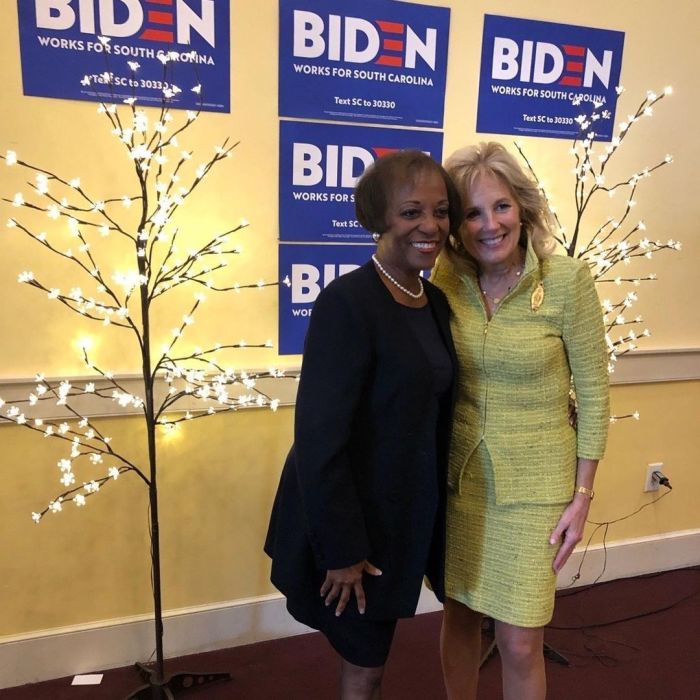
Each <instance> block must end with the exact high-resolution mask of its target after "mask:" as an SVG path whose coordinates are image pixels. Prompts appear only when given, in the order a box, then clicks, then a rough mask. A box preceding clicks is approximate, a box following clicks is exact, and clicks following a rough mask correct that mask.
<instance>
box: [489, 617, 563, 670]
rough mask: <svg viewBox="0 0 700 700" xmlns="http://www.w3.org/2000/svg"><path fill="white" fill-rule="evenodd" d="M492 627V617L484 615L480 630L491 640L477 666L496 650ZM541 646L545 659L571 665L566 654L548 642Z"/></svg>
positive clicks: (494, 633) (494, 634)
mask: <svg viewBox="0 0 700 700" xmlns="http://www.w3.org/2000/svg"><path fill="white" fill-rule="evenodd" d="M494 627H495V624H494V621H493V619H492V618H490V617H485V618H484V620H483V623H482V631H484V632H486V634H487V635H488V636H489V637H490V639H491V641H490V642H489V645H488V647H486V651H485V652H484V653H483V654H482V655H481V661H479V668H481V667H482V666H483V665H484V664H485V663H486V662H487V661H488V660H489V659H490V658H491V657H492V656H493V655H494V654H495V653H496V651H497V650H498V647H497V646H496V632H495V629H494ZM543 647H544V648H543V653H544V657H545V659H549V660H550V661H556V662H557V663H558V664H561V665H562V666H570V665H571V663H570V661H569V659H567V658H566V656H564V655H563V654H560V653H559V652H558V651H557V650H556V649H554V648H553V647H550V646H549V644H547V642H544V643H543Z"/></svg>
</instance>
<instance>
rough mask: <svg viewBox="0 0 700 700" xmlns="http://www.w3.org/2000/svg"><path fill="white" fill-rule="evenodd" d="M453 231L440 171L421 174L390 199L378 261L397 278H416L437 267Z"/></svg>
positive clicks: (379, 245) (427, 171)
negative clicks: (437, 259)
mask: <svg viewBox="0 0 700 700" xmlns="http://www.w3.org/2000/svg"><path fill="white" fill-rule="evenodd" d="M449 228H450V216H449V202H448V199H447V188H446V187H445V182H444V180H443V179H442V177H441V176H440V174H439V173H438V172H436V171H432V170H426V171H424V172H421V173H419V174H418V175H417V176H416V177H415V179H414V181H413V182H408V183H406V184H404V185H403V186H400V187H398V188H397V189H396V191H395V192H394V193H393V196H392V197H390V198H389V204H388V207H387V212H386V230H385V231H384V232H383V233H382V235H381V238H380V239H379V243H378V244H377V257H378V258H379V260H380V261H381V263H382V264H383V265H385V266H388V267H389V268H391V270H393V272H394V273H395V274H398V275H401V276H403V277H409V278H410V277H415V276H416V275H417V274H418V273H419V272H420V271H421V270H428V269H430V268H431V267H432V266H433V265H434V264H435V259H436V258H437V256H438V253H439V252H440V251H441V250H442V246H443V245H444V243H445V239H446V238H447V233H448V231H449Z"/></svg>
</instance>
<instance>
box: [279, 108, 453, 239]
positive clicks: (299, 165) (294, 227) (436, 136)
mask: <svg viewBox="0 0 700 700" xmlns="http://www.w3.org/2000/svg"><path fill="white" fill-rule="evenodd" d="M405 148H415V149H418V150H420V151H424V152H426V153H428V154H429V155H430V156H431V157H432V158H433V159H434V160H436V161H437V162H438V163H439V162H441V160H442V132H436V131H420V130H416V129H383V128H381V127H371V126H350V125H342V124H319V123H313V122H295V121H282V122H280V167H279V177H280V186H279V195H280V202H279V216H280V219H279V231H280V240H282V241H312V242H322V241H325V242H328V243H339V242H344V243H353V242H354V243H361V242H365V243H369V242H371V238H370V234H369V232H368V231H365V229H363V228H362V227H361V226H360V224H359V223H358V221H357V219H356V218H355V203H354V195H353V188H354V187H355V182H356V181H357V178H358V177H360V175H362V173H363V172H364V171H365V168H367V166H369V165H370V164H371V163H373V162H374V161H375V160H376V159H377V158H379V157H381V156H382V155H385V154H386V153H390V152H391V151H396V150H400V149H405Z"/></svg>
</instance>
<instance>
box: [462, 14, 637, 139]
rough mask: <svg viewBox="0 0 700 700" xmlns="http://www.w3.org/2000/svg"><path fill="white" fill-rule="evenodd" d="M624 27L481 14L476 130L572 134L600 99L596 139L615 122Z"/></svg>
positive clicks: (605, 135) (557, 135)
mask: <svg viewBox="0 0 700 700" xmlns="http://www.w3.org/2000/svg"><path fill="white" fill-rule="evenodd" d="M624 38H625V35H624V33H623V32H619V31H612V30H608V29H593V28H590V27H578V26H574V25H569V24H555V23H553V22H540V21H535V20H527V19H517V18H515V17H501V16H499V15H485V16H484V33H483V42H482V47H481V75H480V79H479V106H478V113H477V121H476V130H477V132H481V133H483V132H486V133H493V134H518V135H520V136H543V137H548V138H573V137H574V136H576V135H577V134H578V133H579V125H578V123H577V122H576V117H577V116H578V115H580V114H582V113H590V112H591V111H592V107H593V104H594V103H597V104H599V105H601V110H602V111H601V119H599V120H598V121H597V123H596V125H595V132H596V139H598V140H601V141H609V140H610V139H611V138H612V131H613V126H614V123H615V106H616V101H617V92H616V88H617V87H618V85H619V81H620V71H621V67H622V49H623V44H624Z"/></svg>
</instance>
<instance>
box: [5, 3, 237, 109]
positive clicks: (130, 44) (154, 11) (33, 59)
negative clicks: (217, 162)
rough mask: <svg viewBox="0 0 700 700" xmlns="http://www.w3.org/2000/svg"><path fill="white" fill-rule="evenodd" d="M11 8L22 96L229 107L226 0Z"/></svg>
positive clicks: (180, 105)
mask: <svg viewBox="0 0 700 700" xmlns="http://www.w3.org/2000/svg"><path fill="white" fill-rule="evenodd" d="M17 7H18V13H19V36H20V51H21V56H22V84H23V88H24V94H25V95H36V96H39V97H61V98H65V99H72V100H95V101H99V102H121V101H122V100H124V99H127V98H132V97H135V98H136V100H137V103H138V104H141V105H149V104H151V105H160V104H161V102H162V100H163V97H164V95H165V96H167V97H168V99H169V103H170V105H171V106H172V107H176V108H178V109H203V110H207V111H214V112H228V111H230V96H229V90H230V77H229V74H230V58H229V55H230V42H229V31H230V25H229V0H216V2H214V0H129V1H128V2H125V1H124V0H118V1H117V0H103V1H101V2H99V3H98V2H93V1H92V0H88V1H87V2H85V0H81V1H80V2H77V1H74V0H62V1H57V0H33V1H32V2H28V1H27V0H18V3H17ZM165 57H167V59H168V60H167V63H164V59H165ZM197 85H200V86H201V89H197V87H196V86H197ZM192 88H195V90H194V91H193V90H192Z"/></svg>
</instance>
